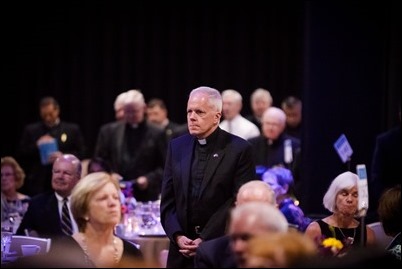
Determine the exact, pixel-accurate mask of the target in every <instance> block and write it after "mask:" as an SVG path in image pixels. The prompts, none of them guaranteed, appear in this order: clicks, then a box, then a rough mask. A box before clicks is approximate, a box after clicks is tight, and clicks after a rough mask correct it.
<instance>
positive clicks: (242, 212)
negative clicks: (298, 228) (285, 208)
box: [231, 202, 289, 232]
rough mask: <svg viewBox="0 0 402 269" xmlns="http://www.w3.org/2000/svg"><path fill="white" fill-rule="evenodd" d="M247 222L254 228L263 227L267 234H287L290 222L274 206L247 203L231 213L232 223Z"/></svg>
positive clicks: (261, 203)
mask: <svg viewBox="0 0 402 269" xmlns="http://www.w3.org/2000/svg"><path fill="white" fill-rule="evenodd" d="M240 220H246V221H249V222H252V224H253V226H259V227H263V228H264V229H265V230H266V231H267V232H287V231H288V226H289V224H288V221H287V220H286V218H285V216H284V215H283V214H282V212H281V211H280V210H279V209H278V208H277V207H276V206H274V205H271V204H268V203H264V202H247V203H244V204H241V205H238V206H236V207H235V208H234V209H233V210H232V211H231V222H237V221H240Z"/></svg>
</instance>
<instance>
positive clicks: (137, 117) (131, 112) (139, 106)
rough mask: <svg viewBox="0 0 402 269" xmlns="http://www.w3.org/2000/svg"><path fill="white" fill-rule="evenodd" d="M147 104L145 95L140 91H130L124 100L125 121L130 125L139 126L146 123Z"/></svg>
mask: <svg viewBox="0 0 402 269" xmlns="http://www.w3.org/2000/svg"><path fill="white" fill-rule="evenodd" d="M145 109H146V104H145V100H144V95H142V93H141V92H140V91H139V90H129V91H127V92H126V94H125V99H124V119H125V120H126V122H127V123H129V124H139V123H141V122H143V121H144V118H145Z"/></svg>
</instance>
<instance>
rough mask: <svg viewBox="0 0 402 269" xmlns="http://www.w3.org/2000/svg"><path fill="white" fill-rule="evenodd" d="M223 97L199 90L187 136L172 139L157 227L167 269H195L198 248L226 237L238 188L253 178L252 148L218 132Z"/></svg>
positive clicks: (191, 107)
mask: <svg viewBox="0 0 402 269" xmlns="http://www.w3.org/2000/svg"><path fill="white" fill-rule="evenodd" d="M221 111H222V97H221V95H220V93H219V91H217V90H216V89H213V88H210V87H198V88H196V89H194V90H192V91H191V93H190V96H189V99H188V102H187V124H188V130H189V134H185V135H182V136H180V137H178V138H175V139H172V140H171V141H170V144H169V147H168V151H167V157H166V165H165V170H164V177H163V184H162V199H161V223H162V225H163V228H164V229H165V231H166V234H167V235H168V237H169V239H170V247H169V255H168V259H167V267H175V268H183V267H194V256H195V252H196V249H197V247H198V245H199V244H200V243H201V242H202V241H204V240H209V239H213V238H216V237H219V236H222V235H224V233H225V228H226V223H227V218H228V213H229V210H230V208H231V207H232V206H233V204H234V200H235V196H236V193H237V191H238V189H239V188H240V186H241V185H243V184H244V183H246V182H248V181H250V180H253V179H255V178H256V174H255V165H254V162H253V156H252V155H251V152H252V151H251V145H250V144H249V143H247V141H245V140H244V139H241V138H240V137H237V136H235V135H232V134H230V133H228V132H226V131H224V130H222V129H220V128H219V122H220V118H221Z"/></svg>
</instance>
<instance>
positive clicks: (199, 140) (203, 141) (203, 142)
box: [198, 138, 207, 145]
mask: <svg viewBox="0 0 402 269" xmlns="http://www.w3.org/2000/svg"><path fill="white" fill-rule="evenodd" d="M198 143H200V145H206V144H207V140H206V139H205V138H204V139H198Z"/></svg>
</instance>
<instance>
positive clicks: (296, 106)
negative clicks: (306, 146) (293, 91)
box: [281, 96, 302, 128]
mask: <svg viewBox="0 0 402 269" xmlns="http://www.w3.org/2000/svg"><path fill="white" fill-rule="evenodd" d="M281 107H282V109H283V111H284V112H285V114H286V125H287V126H290V127H293V128H294V127H297V126H299V125H300V123H301V121H302V102H301V100H300V99H299V98H297V97H295V96H289V97H286V98H285V99H284V100H283V101H282V104H281Z"/></svg>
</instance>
